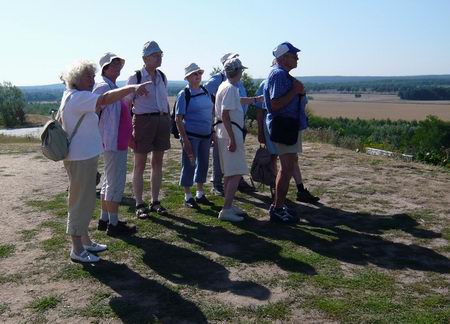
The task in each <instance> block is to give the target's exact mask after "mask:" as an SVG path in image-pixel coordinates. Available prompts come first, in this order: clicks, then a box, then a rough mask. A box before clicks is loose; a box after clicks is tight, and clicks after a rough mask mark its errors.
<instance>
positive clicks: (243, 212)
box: [231, 205, 248, 216]
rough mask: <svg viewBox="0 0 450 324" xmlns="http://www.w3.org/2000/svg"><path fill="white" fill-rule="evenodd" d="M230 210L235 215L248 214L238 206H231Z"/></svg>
mask: <svg viewBox="0 0 450 324" xmlns="http://www.w3.org/2000/svg"><path fill="white" fill-rule="evenodd" d="M231 210H232V211H233V212H234V213H235V214H236V215H239V216H248V214H247V213H246V212H245V211H244V210H242V209H240V208H239V207H238V206H234V205H233V206H231Z"/></svg>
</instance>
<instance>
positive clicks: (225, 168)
mask: <svg viewBox="0 0 450 324" xmlns="http://www.w3.org/2000/svg"><path fill="white" fill-rule="evenodd" d="M233 128H234V127H233ZM238 132H240V131H239V130H238ZM234 137H235V139H236V151H234V152H230V151H228V143H229V140H228V139H222V138H219V139H218V140H217V146H218V148H219V159H220V167H221V168H222V172H223V176H224V177H231V176H234V175H245V174H248V168H247V161H246V160H245V150H244V139H243V137H242V134H241V133H237V134H236V132H235V136H234Z"/></svg>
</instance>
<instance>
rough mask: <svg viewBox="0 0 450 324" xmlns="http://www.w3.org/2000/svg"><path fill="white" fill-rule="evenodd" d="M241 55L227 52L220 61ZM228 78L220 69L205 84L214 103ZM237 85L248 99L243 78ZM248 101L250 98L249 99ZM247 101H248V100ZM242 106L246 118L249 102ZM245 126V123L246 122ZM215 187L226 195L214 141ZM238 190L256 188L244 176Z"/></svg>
mask: <svg viewBox="0 0 450 324" xmlns="http://www.w3.org/2000/svg"><path fill="white" fill-rule="evenodd" d="M238 56H239V54H238V53H226V54H225V55H223V56H222V57H221V58H220V62H221V63H222V65H225V62H226V61H228V60H230V59H233V58H237V57H238ZM226 80H227V75H226V73H225V70H222V71H220V72H219V73H216V74H214V75H213V76H212V77H211V78H210V79H209V80H208V82H206V84H205V88H206V89H207V90H208V92H209V94H210V95H211V98H212V100H213V103H214V102H215V98H216V94H217V90H218V89H219V86H220V84H221V83H222V82H224V81H226ZM236 87H237V88H238V90H239V95H240V97H241V98H244V99H247V98H248V97H247V90H246V89H245V87H244V84H243V83H242V81H241V80H239V81H238V82H237V84H236ZM247 101H248V100H247ZM247 101H246V102H247ZM241 108H242V111H243V112H244V118H245V115H246V113H247V108H248V104H246V103H244V102H241ZM244 127H245V124H244ZM212 178H213V181H212V182H213V189H212V192H213V193H214V194H216V195H221V196H223V195H224V192H223V184H222V178H223V172H222V170H221V168H220V162H219V153H218V147H217V143H214V147H213V177H212ZM238 190H239V191H242V192H253V191H255V189H254V188H253V187H252V186H250V185H249V184H248V183H246V182H245V181H244V178H241V180H240V182H239V186H238Z"/></svg>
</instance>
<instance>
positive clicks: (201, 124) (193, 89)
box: [176, 63, 213, 208]
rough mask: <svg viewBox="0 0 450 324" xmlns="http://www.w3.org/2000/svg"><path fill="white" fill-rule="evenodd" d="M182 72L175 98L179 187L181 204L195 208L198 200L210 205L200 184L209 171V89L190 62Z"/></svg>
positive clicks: (200, 74) (211, 108)
mask: <svg viewBox="0 0 450 324" xmlns="http://www.w3.org/2000/svg"><path fill="white" fill-rule="evenodd" d="M184 72H185V73H184V74H185V76H184V79H185V80H186V81H187V82H188V85H187V86H186V88H185V89H183V90H181V91H180V93H179V94H178V97H177V101H176V123H177V128H178V131H179V133H180V137H181V144H182V146H183V151H182V160H181V165H182V168H181V176H180V186H182V187H183V188H184V205H185V206H186V207H188V208H198V207H199V206H198V204H199V203H200V204H206V205H209V204H210V201H209V200H208V199H207V198H206V197H205V192H204V190H203V184H204V183H205V181H206V177H207V173H208V163H209V148H210V146H211V129H212V116H213V105H212V101H211V97H210V95H209V94H208V91H207V90H206V89H205V88H204V87H203V86H201V85H200V83H201V82H202V74H203V72H204V70H202V69H200V67H199V66H198V65H197V64H195V63H191V64H190V65H188V66H187V67H186V68H185V69H184ZM194 182H195V183H196V184H197V192H196V194H195V199H194V198H193V197H192V194H191V186H192V185H193V183H194Z"/></svg>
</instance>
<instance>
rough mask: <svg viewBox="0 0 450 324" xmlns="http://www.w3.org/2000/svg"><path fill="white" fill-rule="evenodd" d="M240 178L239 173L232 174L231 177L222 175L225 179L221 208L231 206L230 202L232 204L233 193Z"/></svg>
mask: <svg viewBox="0 0 450 324" xmlns="http://www.w3.org/2000/svg"><path fill="white" fill-rule="evenodd" d="M240 180H241V176H240V175H234V176H231V177H224V181H225V188H224V190H225V199H224V203H223V208H224V209H229V208H231V206H232V204H233V199H234V195H235V193H236V191H237V188H238V185H239V181H240Z"/></svg>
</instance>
